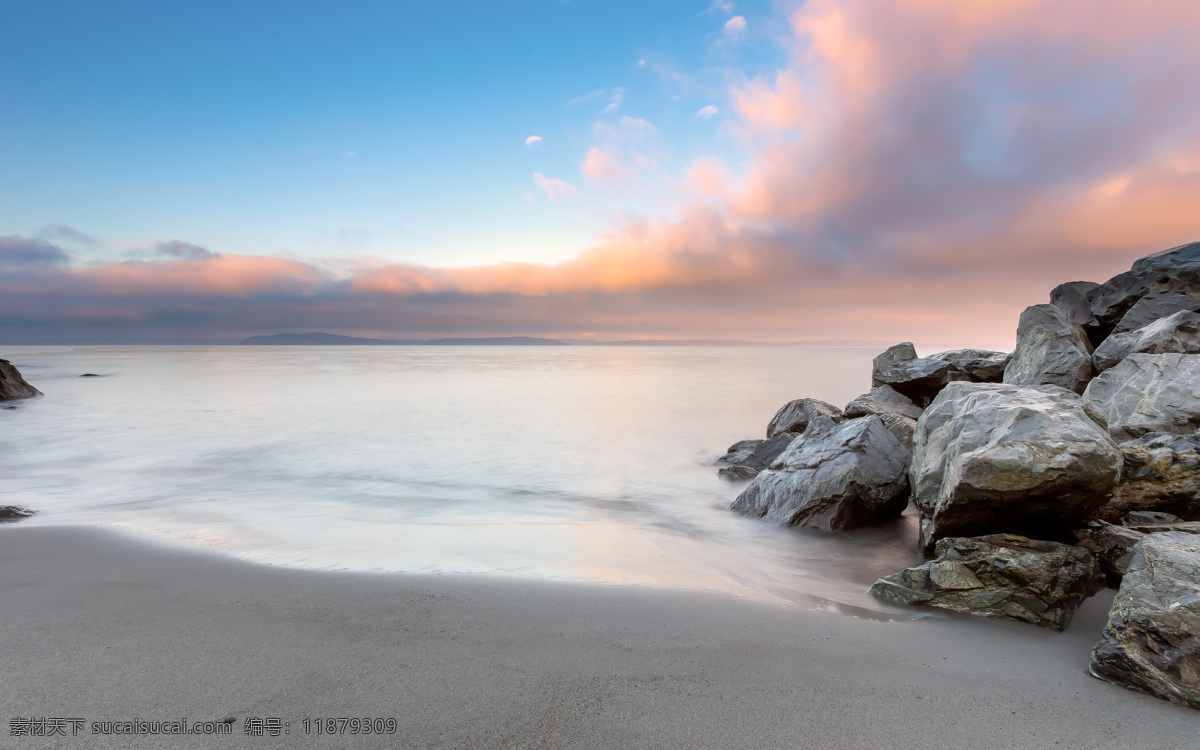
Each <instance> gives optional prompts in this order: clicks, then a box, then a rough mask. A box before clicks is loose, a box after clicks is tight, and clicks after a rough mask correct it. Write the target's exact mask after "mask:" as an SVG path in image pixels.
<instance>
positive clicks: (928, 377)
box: [873, 357, 972, 405]
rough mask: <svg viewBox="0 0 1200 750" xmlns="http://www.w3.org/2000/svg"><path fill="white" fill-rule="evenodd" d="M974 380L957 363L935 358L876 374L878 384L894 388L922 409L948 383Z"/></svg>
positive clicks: (880, 370)
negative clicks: (921, 406) (956, 365)
mask: <svg viewBox="0 0 1200 750" xmlns="http://www.w3.org/2000/svg"><path fill="white" fill-rule="evenodd" d="M971 379H972V378H971V376H970V375H968V374H967V373H965V372H963V371H962V370H960V369H958V368H957V367H955V366H954V364H953V363H951V362H947V361H946V360H944V359H933V358H932V357H923V358H921V359H910V360H908V361H906V362H901V363H899V364H895V365H892V366H890V367H885V368H882V369H879V370H876V371H875V373H874V380H875V381H878V382H881V383H883V384H885V385H889V386H891V387H892V388H894V389H895V390H897V391H899V392H900V393H902V394H904V395H905V396H907V397H908V398H909V399H911V400H912V401H913V402H915V403H917V404H919V405H924V404H928V403H929V402H930V401H932V400H933V398H934V397H935V396H937V395H938V393H939V392H940V391H941V390H942V389H943V388H945V387H946V384H947V383H953V382H957V381H970V380H971ZM873 382H874V381H873Z"/></svg>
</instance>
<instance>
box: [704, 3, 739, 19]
mask: <svg viewBox="0 0 1200 750" xmlns="http://www.w3.org/2000/svg"><path fill="white" fill-rule="evenodd" d="M733 8H734V5H733V2H732V0H713V1H712V4H711V5H709V6H708V7H707V8H705V9H704V12H705V13H723V14H725V15H729V14H730V13H732V12H733Z"/></svg>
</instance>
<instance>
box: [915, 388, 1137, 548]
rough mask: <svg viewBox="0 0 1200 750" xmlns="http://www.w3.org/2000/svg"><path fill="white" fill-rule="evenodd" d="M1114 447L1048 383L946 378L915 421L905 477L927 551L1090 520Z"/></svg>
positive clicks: (1113, 477)
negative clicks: (942, 542) (955, 539)
mask: <svg viewBox="0 0 1200 750" xmlns="http://www.w3.org/2000/svg"><path fill="white" fill-rule="evenodd" d="M1120 473H1121V451H1120V449H1119V448H1118V447H1117V444H1116V443H1115V442H1114V441H1113V440H1112V438H1111V437H1109V436H1108V434H1107V433H1106V432H1105V431H1104V430H1103V429H1102V428H1101V427H1100V426H1099V425H1097V424H1096V423H1095V422H1093V421H1092V420H1091V419H1090V418H1089V417H1088V415H1087V413H1086V412H1084V410H1083V407H1082V403H1081V401H1080V399H1079V397H1078V396H1076V395H1075V394H1074V393H1071V392H1070V391H1067V390H1065V389H1063V388H1059V387H1057V386H1050V385H1044V386H1018V385H1008V384H996V383H951V384H950V385H948V386H946V389H945V390H943V391H942V392H941V393H940V394H939V395H938V397H937V398H936V399H934V401H933V403H932V404H930V406H929V408H927V409H926V410H925V413H924V414H922V415H921V418H920V419H919V420H917V431H916V435H915V437H914V443H913V460H912V468H911V469H910V472H909V479H910V482H911V484H912V488H913V500H914V501H915V503H916V506H917V511H918V513H919V514H920V516H921V526H920V529H921V547H922V549H923V550H924V551H925V552H926V553H927V554H928V552H929V551H930V550H932V549H933V545H934V543H935V542H936V541H937V540H938V539H941V538H943V537H949V536H974V535H977V534H989V533H994V532H1001V531H1004V532H1017V533H1025V534H1029V535H1030V536H1043V535H1051V534H1054V533H1058V532H1060V531H1062V530H1064V529H1066V528H1068V527H1073V526H1076V525H1078V524H1080V523H1082V522H1083V521H1084V520H1086V519H1087V518H1089V517H1090V516H1091V515H1092V514H1093V513H1094V512H1095V511H1096V509H1097V508H1099V507H1100V505H1101V504H1102V503H1104V501H1105V500H1106V499H1107V497H1108V494H1109V492H1110V491H1111V489H1112V486H1113V485H1114V484H1115V483H1116V481H1117V478H1118V477H1119V476H1120Z"/></svg>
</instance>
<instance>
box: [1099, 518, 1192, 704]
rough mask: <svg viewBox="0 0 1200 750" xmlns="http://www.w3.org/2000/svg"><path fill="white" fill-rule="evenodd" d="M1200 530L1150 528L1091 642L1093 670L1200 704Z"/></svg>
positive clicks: (1161, 695)
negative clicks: (1156, 530) (1155, 531)
mask: <svg viewBox="0 0 1200 750" xmlns="http://www.w3.org/2000/svg"><path fill="white" fill-rule="evenodd" d="M1198 581H1200V537H1197V536H1195V535H1192V534H1184V533H1180V532H1164V533H1161V534H1149V535H1147V536H1146V538H1145V539H1143V540H1141V541H1140V542H1138V544H1137V545H1136V546H1134V548H1133V560H1132V561H1131V562H1130V563H1129V569H1128V570H1127V571H1126V572H1125V577H1124V578H1123V579H1122V581H1121V588H1120V590H1119V591H1118V592H1117V596H1116V598H1115V599H1114V600H1113V604H1112V609H1111V610H1109V614H1108V626H1107V627H1106V628H1105V629H1104V635H1103V637H1102V638H1101V639H1100V642H1099V643H1097V644H1096V647H1095V648H1093V649H1092V656H1091V661H1090V664H1089V671H1090V672H1091V673H1092V675H1093V676H1095V677H1099V678H1100V679H1102V680H1107V681H1108V682H1112V683H1114V684H1117V685H1121V686H1123V687H1127V688H1132V689H1134V690H1141V691H1144V692H1147V693H1150V694H1151V695H1155V696H1158V697H1159V698H1164V699H1166V700H1169V701H1174V702H1175V703H1182V704H1183V705H1185V706H1191V707H1192V708H1200V585H1197V582H1198Z"/></svg>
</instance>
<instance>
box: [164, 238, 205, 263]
mask: <svg viewBox="0 0 1200 750" xmlns="http://www.w3.org/2000/svg"><path fill="white" fill-rule="evenodd" d="M154 252H155V254H156V255H161V256H163V257H166V258H177V259H179V260H203V259H205V258H212V257H214V256H216V253H214V252H211V251H209V250H206V249H205V248H203V247H200V246H199V245H193V244H192V243H190V242H181V241H179V240H171V241H169V242H157V243H155V245H154Z"/></svg>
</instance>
